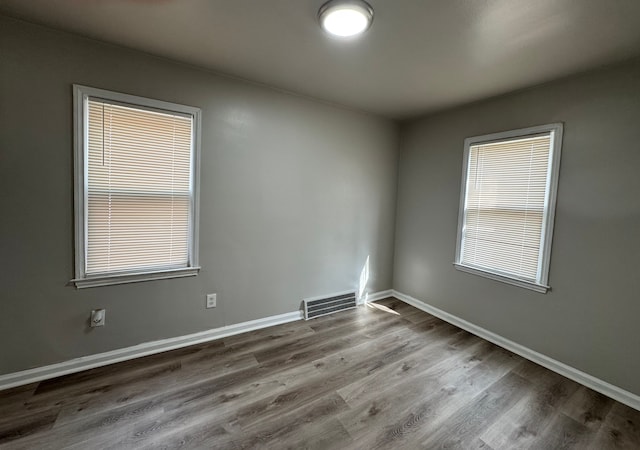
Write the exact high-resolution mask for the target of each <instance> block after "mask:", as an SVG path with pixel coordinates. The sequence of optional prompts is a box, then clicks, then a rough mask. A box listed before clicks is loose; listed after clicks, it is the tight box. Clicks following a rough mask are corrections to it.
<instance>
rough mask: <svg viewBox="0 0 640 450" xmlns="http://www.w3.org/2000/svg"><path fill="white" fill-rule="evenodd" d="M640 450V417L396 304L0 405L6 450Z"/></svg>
mask: <svg viewBox="0 0 640 450" xmlns="http://www.w3.org/2000/svg"><path fill="white" fill-rule="evenodd" d="M40 448H42V449H57V448H73V449H97V448H100V449H128V448H153V449H159V448H198V449H201V448H215V449H227V448H228V449H244V448H273V449H286V448H291V449H303V448H317V449H334V448H335V449H378V448H380V449H385V448H392V449H394V450H395V449H416V448H424V449H435V448H456V449H457V448H462V449H467V448H482V449H486V450H491V449H494V450H497V449H524V448H532V449H569V448H576V449H597V450H600V449H610V448H611V449H622V448H624V449H636V450H637V449H640V412H638V411H635V410H633V409H631V408H629V407H626V406H624V405H622V404H620V403H617V402H615V401H613V400H611V399H609V398H607V397H605V396H602V395H600V394H598V393H596V392H594V391H592V390H590V389H587V388H585V387H583V386H580V385H578V384H576V383H574V382H572V381H570V380H568V379H567V378H564V377H562V376H560V375H557V374H555V373H553V372H550V371H548V370H546V369H544V368H542V367H540V366H538V365H536V364H533V363H531V362H528V361H526V360H524V359H523V358H521V357H519V356H517V355H514V354H513V353H510V352H508V351H506V350H504V349H502V348H500V347H497V346H495V345H493V344H490V343H488V342H487V341H484V340H482V339H480V338H478V337H476V336H473V335H471V334H469V333H467V332H466V331H462V330H460V329H458V328H456V327H454V326H452V325H449V324H447V323H446V322H443V321H441V320H439V319H437V318H435V317H433V316H430V315H429V314H426V313H424V312H422V311H419V310H417V309H415V308H413V307H411V306H408V305H406V304H404V303H402V302H399V301H397V300H394V299H387V300H384V301H381V302H378V303H377V304H372V305H367V306H363V307H359V308H357V309H355V310H351V311H345V312H342V313H337V314H334V315H332V316H326V317H322V318H318V319H315V320H312V321H308V322H304V321H298V322H293V323H289V324H285V325H280V326H276V327H272V328H268V329H264V330H259V331H254V332H251V333H246V334H242V335H238V336H233V337H229V338H226V339H222V340H218V341H214V342H211V343H207V344H202V345H197V346H192V347H188V348H185V349H180V350H175V351H171V352H166V353H162V354H158V355H153V356H149V357H146V358H141V359H137V360H134V361H128V362H124V363H119V364H114V365H110V366H106V367H102V368H98V369H93V370H89V371H85V372H81V373H78V374H73V375H68V376H64V377H60V378H56V379H53V380H48V381H43V382H41V383H34V384H32V385H28V386H23V387H20V388H16V389H11V390H7V391H2V392H0V449H40Z"/></svg>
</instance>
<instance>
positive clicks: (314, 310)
mask: <svg viewBox="0 0 640 450" xmlns="http://www.w3.org/2000/svg"><path fill="white" fill-rule="evenodd" d="M356 306H357V304H356V293H355V292H349V293H347V294H340V295H334V296H331V297H327V298H315V299H307V300H304V318H305V320H309V319H313V318H314V317H320V316H326V315H327V314H333V313H334V312H338V311H344V310H346V309H352V308H355V307H356Z"/></svg>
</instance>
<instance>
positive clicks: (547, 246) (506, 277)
mask: <svg viewBox="0 0 640 450" xmlns="http://www.w3.org/2000/svg"><path fill="white" fill-rule="evenodd" d="M549 132H551V133H552V136H553V138H552V140H551V149H550V154H549V168H548V171H547V188H546V191H545V203H544V212H543V219H542V236H541V240H540V257H539V260H538V261H539V265H538V274H537V279H536V281H535V282H530V281H528V280H523V279H519V278H516V277H514V276H512V275H510V274H506V273H502V272H498V271H495V270H491V269H488V268H485V267H476V266H471V265H467V264H463V263H462V261H461V257H462V248H463V228H464V223H465V221H466V211H465V205H466V197H467V171H468V168H469V157H470V149H471V147H472V146H474V145H478V144H488V143H492V142H499V141H505V140H510V139H517V138H526V137H531V136H535V135H539V134H542V133H549ZM562 133H563V124H562V123H553V124H548V125H540V126H535V127H529V128H521V129H518V130H511V131H504V132H500V133H492V134H485V135H483V136H475V137H470V138H467V139H465V141H464V159H463V164H462V186H461V190H460V206H459V212H458V235H457V241H456V254H455V262H454V264H453V265H454V266H455V268H456V269H458V270H460V271H463V272H468V273H471V274H474V275H480V276H483V277H486V278H490V279H492V280H496V281H501V282H503V283H507V284H511V285H514V286H519V287H523V288H526V289H531V290H534V291H536V292H541V293H546V292H547V291H548V290H549V289H550V286H548V280H549V265H550V260H551V244H552V240H553V224H554V220H555V211H556V198H557V193H558V177H559V174H560V154H561V150H562Z"/></svg>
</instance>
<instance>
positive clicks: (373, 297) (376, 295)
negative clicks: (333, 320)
mask: <svg viewBox="0 0 640 450" xmlns="http://www.w3.org/2000/svg"><path fill="white" fill-rule="evenodd" d="M388 297H393V289H387V290H386V291H379V292H372V293H370V294H365V295H364V296H363V297H360V298H359V299H358V305H363V304H365V303H373V302H377V301H379V300H382V299H385V298H388Z"/></svg>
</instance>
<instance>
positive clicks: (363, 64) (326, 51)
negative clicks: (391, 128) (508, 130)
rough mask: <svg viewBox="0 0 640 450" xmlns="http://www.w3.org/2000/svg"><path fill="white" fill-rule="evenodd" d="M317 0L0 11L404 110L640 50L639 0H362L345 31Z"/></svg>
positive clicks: (155, 0) (138, 2) (47, 5)
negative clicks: (360, 26) (339, 33)
mask: <svg viewBox="0 0 640 450" xmlns="http://www.w3.org/2000/svg"><path fill="white" fill-rule="evenodd" d="M323 2H324V0H0V12H3V13H5V14H8V15H11V16H14V17H19V18H22V19H25V20H28V21H32V22H36V23H41V24H45V25H48V26H51V27H54V28H59V29H63V30H68V31H71V32H74V33H79V34H82V35H85V36H89V37H92V38H95V39H99V40H102V41H106V42H111V43H115V44H120V45H123V46H127V47H130V48H134V49H139V50H143V51H145V52H148V53H152V54H155V55H159V56H164V57H167V58H171V59H174V60H178V61H182V62H186V63H190V64H194V65H197V66H201V67H204V68H208V69H212V70H214V71H217V72H222V73H225V74H230V75H234V76H237V77H241V78H245V79H249V80H252V81H257V82H260V83H264V84H267V85H270V86H274V87H276V88H280V89H285V90H288V91H292V92H296V93H299V94H303V95H307V96H311V97H315V98H319V99H322V100H326V101H330V102H335V103H338V104H342V105H346V106H349V107H352V108H357V109H361V110H365V111H369V112H373V113H376V114H380V115H383V116H387V117H392V118H406V117H410V116H413V115H417V114H421V113H425V112H430V111H433V110H437V109H441V108H445V107H449V106H453V105H456V104H461V103H466V102H470V101H474V100H478V99H481V98H486V97H490V96H493V95H497V94H501V93H504V92H508V91H512V90H515V89H519V88H523V87H527V86H531V85H534V84H538V83H542V82H545V81H548V80H551V79H554V78H558V77H561V76H565V75H569V74H571V73H575V72H579V71H583V70H586V69H589V68H592V67H595V66H599V65H603V64H608V63H612V62H616V61H619V60H623V59H627V58H630V57H634V56H636V55H640V0H369V3H370V4H371V5H372V6H373V8H374V10H375V18H374V22H373V26H372V27H371V29H370V30H369V31H368V32H367V33H366V34H365V35H364V36H361V37H359V38H357V39H355V40H351V41H343V40H337V39H332V38H329V37H328V36H326V35H324V34H323V32H322V31H321V29H320V27H319V26H318V24H317V21H316V14H317V11H318V8H319V7H320V6H321V4H322V3H323Z"/></svg>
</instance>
